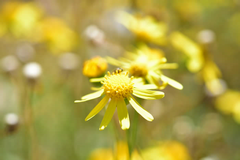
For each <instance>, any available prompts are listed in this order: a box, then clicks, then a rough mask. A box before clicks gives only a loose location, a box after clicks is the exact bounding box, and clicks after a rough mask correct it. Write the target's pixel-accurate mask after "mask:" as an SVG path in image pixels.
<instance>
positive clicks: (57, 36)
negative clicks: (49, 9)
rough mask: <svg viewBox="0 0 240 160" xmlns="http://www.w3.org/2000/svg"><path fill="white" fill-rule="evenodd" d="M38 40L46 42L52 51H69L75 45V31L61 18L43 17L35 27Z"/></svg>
mask: <svg viewBox="0 0 240 160" xmlns="http://www.w3.org/2000/svg"><path fill="white" fill-rule="evenodd" d="M37 30H38V32H37V33H36V34H38V35H37V36H38V37H39V41H45V42H47V44H48V46H49V48H50V50H51V51H52V52H54V53H59V52H68V51H71V50H72V49H73V48H74V47H76V45H77V35H76V33H75V32H74V31H73V30H72V29H71V28H70V27H69V26H68V25H67V24H66V23H65V22H64V21H62V20H61V19H58V18H55V17H47V18H44V19H43V20H42V21H41V22H39V25H38V28H37Z"/></svg>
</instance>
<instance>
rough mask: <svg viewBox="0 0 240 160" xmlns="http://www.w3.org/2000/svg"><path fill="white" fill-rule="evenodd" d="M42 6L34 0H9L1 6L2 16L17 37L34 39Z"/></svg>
mask: <svg viewBox="0 0 240 160" xmlns="http://www.w3.org/2000/svg"><path fill="white" fill-rule="evenodd" d="M42 12H43V11H42V10H41V8H40V7H39V6H38V5H37V4H36V3H33V2H30V3H20V2H9V3H6V4H5V5H4V6H3V7H2V8H1V17H2V18H3V21H5V23H6V25H7V26H8V27H9V30H10V31H11V32H12V33H13V35H14V36H16V37H22V36H24V37H27V38H31V39H34V36H35V35H34V34H33V33H35V31H36V30H35V29H36V27H37V23H38V21H39V19H40V18H41V16H42Z"/></svg>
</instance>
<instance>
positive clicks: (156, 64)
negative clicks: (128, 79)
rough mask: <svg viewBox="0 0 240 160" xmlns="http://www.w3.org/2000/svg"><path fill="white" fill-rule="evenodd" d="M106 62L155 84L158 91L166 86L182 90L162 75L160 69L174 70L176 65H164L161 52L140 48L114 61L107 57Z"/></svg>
mask: <svg viewBox="0 0 240 160" xmlns="http://www.w3.org/2000/svg"><path fill="white" fill-rule="evenodd" d="M107 60H108V62H109V63H110V64H112V65H115V66H118V67H121V68H123V69H124V70H128V71H129V73H130V74H131V75H132V76H134V77H136V78H137V77H138V78H142V79H144V80H147V81H148V82H149V83H151V84H155V85H156V86H158V88H159V89H164V88H165V87H166V86H167V85H168V84H169V85H171V86H172V87H174V88H177V89H179V90H181V89H183V86H182V85H181V84H180V83H178V82H177V81H175V80H173V79H171V78H169V77H167V76H165V75H164V74H163V72H162V69H175V68H177V64H176V63H166V62H167V59H166V58H165V57H164V55H163V52H162V51H161V50H157V49H150V48H148V47H147V46H141V47H140V48H139V49H138V50H136V52H133V53H132V52H127V53H126V56H125V57H124V58H119V60H116V59H114V58H111V57H107ZM161 81H162V82H161Z"/></svg>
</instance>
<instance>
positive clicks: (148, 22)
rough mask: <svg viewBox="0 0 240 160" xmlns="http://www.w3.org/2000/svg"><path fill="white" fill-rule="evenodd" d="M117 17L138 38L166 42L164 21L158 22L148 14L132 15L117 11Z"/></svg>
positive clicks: (159, 42) (160, 42)
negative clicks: (144, 15) (145, 15)
mask: <svg viewBox="0 0 240 160" xmlns="http://www.w3.org/2000/svg"><path fill="white" fill-rule="evenodd" d="M117 19H118V21H119V22H120V23H121V24H123V25H124V26H125V27H126V28H127V29H129V30H130V31H131V32H133V33H134V34H136V36H137V37H138V38H139V39H142V40H146V41H149V42H152V43H155V44H159V45H165V44H166V33H167V25H166V24H165V23H164V22H158V21H156V20H155V19H154V18H152V17H150V16H147V17H141V16H133V15H131V14H128V13H126V12H119V13H118V15H117Z"/></svg>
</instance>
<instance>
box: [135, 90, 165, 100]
mask: <svg viewBox="0 0 240 160" xmlns="http://www.w3.org/2000/svg"><path fill="white" fill-rule="evenodd" d="M133 95H134V96H137V97H139V98H143V99H160V98H163V97H164V93H163V92H161V91H150V90H144V89H139V88H134V89H133Z"/></svg>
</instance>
